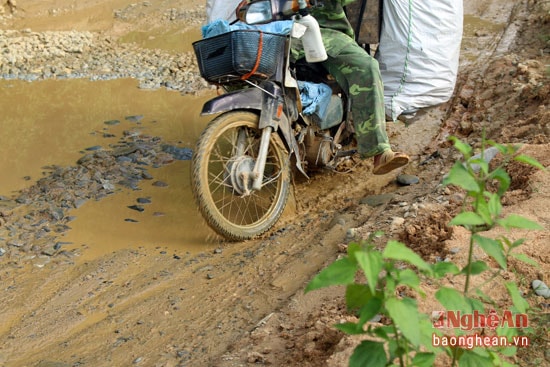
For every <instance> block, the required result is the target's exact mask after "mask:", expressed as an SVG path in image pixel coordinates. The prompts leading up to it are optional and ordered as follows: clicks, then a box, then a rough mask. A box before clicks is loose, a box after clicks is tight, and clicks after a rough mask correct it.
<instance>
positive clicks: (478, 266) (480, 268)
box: [460, 260, 489, 275]
mask: <svg viewBox="0 0 550 367" xmlns="http://www.w3.org/2000/svg"><path fill="white" fill-rule="evenodd" d="M487 269H489V267H488V266H487V264H486V263H485V261H481V260H480V261H474V262H472V263H470V267H469V268H468V265H466V266H465V267H464V268H463V269H462V271H461V272H460V274H468V272H469V273H470V274H472V275H477V274H481V273H483V272H484V271H485V270H487Z"/></svg>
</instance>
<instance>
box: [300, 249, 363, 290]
mask: <svg viewBox="0 0 550 367" xmlns="http://www.w3.org/2000/svg"><path fill="white" fill-rule="evenodd" d="M356 272H357V267H356V265H355V264H354V263H353V262H352V261H351V260H350V259H349V258H347V257H344V258H342V259H339V260H336V261H335V262H333V263H332V264H330V265H329V266H327V267H326V268H324V269H323V270H322V271H321V272H320V273H319V274H317V275H316V276H315V277H314V278H313V279H312V280H311V282H309V284H308V285H307V287H306V289H305V293H307V292H309V291H312V290H314V289H319V288H323V287H329V286H331V285H347V284H350V283H353V281H354V280H355V273H356Z"/></svg>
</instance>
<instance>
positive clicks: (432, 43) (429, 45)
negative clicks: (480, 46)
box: [376, 0, 463, 121]
mask: <svg viewBox="0 0 550 367" xmlns="http://www.w3.org/2000/svg"><path fill="white" fill-rule="evenodd" d="M462 21H463V5H462V1H461V0H437V1H434V0H416V1H412V0H387V1H384V7H383V21H382V30H381V34H380V44H379V45H378V51H377V54H376V58H377V60H378V62H379V64H380V72H381V74H382V80H383V82H384V102H385V106H386V114H387V115H388V116H389V117H391V119H392V120H394V121H395V120H396V119H397V117H398V116H399V115H401V113H402V112H403V111H407V112H408V111H415V110H417V109H419V108H423V107H429V106H433V105H437V104H440V103H443V102H446V101H448V100H449V99H450V97H451V95H452V93H453V90H454V86H455V83H456V76H457V72H458V62H459V56H460V43H461V41H462Z"/></svg>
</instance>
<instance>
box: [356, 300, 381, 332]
mask: <svg viewBox="0 0 550 367" xmlns="http://www.w3.org/2000/svg"><path fill="white" fill-rule="evenodd" d="M383 303H384V300H383V299H382V298H380V297H373V298H371V299H370V300H369V302H368V303H367V304H366V305H365V306H364V307H363V308H361V311H359V325H361V326H363V325H364V324H365V323H366V322H368V321H370V320H372V318H373V317H374V316H376V314H377V313H378V312H379V311H380V310H381V309H382V305H383Z"/></svg>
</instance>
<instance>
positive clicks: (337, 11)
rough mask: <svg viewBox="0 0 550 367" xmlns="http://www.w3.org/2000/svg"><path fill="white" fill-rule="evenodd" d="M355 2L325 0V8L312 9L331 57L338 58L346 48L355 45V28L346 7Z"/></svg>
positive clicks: (352, 0)
mask: <svg viewBox="0 0 550 367" xmlns="http://www.w3.org/2000/svg"><path fill="white" fill-rule="evenodd" d="M354 1H355V0H324V1H322V4H323V6H321V7H316V8H312V9H311V15H313V16H314V17H315V19H317V22H318V23H319V27H320V28H321V35H322V36H323V44H324V45H325V49H326V50H327V54H328V55H329V56H337V55H338V54H339V53H340V52H341V51H342V49H343V48H344V47H346V46H347V45H349V44H350V43H351V42H353V43H355V34H354V32H353V28H352V27H351V24H350V23H349V21H348V18H347V17H346V14H345V12H344V6H346V5H348V4H350V3H352V2H354Z"/></svg>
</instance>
